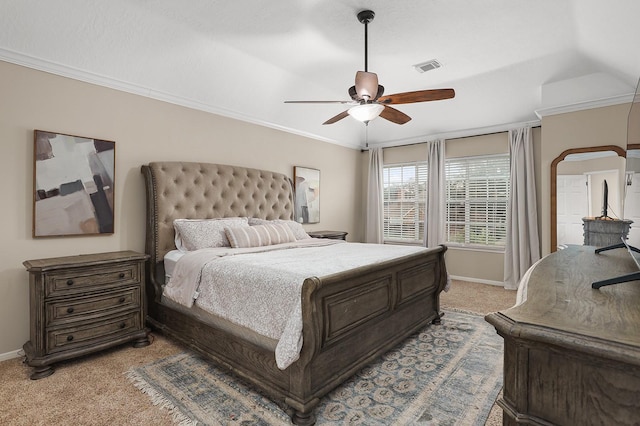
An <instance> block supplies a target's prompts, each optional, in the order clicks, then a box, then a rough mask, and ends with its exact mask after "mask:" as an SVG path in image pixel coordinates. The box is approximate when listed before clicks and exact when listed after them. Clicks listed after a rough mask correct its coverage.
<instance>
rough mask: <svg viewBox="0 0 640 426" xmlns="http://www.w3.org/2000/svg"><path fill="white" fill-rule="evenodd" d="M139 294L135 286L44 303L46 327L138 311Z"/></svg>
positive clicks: (139, 290)
mask: <svg viewBox="0 0 640 426" xmlns="http://www.w3.org/2000/svg"><path fill="white" fill-rule="evenodd" d="M140 293H141V289H140V286H137V287H130V288H127V289H125V290H117V291H113V292H110V293H103V294H99V295H95V296H88V297H73V298H68V299H56V300H54V301H50V302H46V303H45V306H46V308H45V309H46V310H47V312H46V319H47V326H55V325H61V324H65V323H70V322H74V321H87V320H92V319H95V318H101V317H105V316H111V315H114V314H117V313H119V312H124V311H130V310H139V309H140V303H141V300H140V299H141V295H140Z"/></svg>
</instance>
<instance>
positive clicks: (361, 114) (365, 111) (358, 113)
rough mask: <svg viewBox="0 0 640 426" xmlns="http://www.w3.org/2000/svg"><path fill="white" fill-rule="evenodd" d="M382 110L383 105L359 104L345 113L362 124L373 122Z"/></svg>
mask: <svg viewBox="0 0 640 426" xmlns="http://www.w3.org/2000/svg"><path fill="white" fill-rule="evenodd" d="M382 110H384V105H380V104H360V105H356V106H354V107H352V108H349V110H348V111H347V112H348V113H349V115H350V116H352V117H353V118H355V119H356V120H358V121H362V122H363V123H368V122H369V121H371V120H373V119H374V118H376V117H377V116H379V115H380V113H381V112H382Z"/></svg>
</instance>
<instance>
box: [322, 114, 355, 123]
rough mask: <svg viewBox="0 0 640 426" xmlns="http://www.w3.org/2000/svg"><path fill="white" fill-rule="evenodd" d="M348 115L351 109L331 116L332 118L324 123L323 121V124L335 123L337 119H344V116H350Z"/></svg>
mask: <svg viewBox="0 0 640 426" xmlns="http://www.w3.org/2000/svg"><path fill="white" fill-rule="evenodd" d="M348 116H349V111H342V112H341V113H340V114H338V115H336V116H335V117H331V118H330V119H328V120H327V121H325V122H324V123H322V124H323V125H324V124H333V123H335V122H336V121H340V120H342V119H343V118H345V117H348Z"/></svg>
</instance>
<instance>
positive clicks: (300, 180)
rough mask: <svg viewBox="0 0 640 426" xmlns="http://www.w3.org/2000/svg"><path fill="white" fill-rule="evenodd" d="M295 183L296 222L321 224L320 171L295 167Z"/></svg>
mask: <svg viewBox="0 0 640 426" xmlns="http://www.w3.org/2000/svg"><path fill="white" fill-rule="evenodd" d="M293 182H294V192H295V210H296V211H295V218H296V221H298V222H300V223H318V222H320V170H317V169H309V168H307V167H298V166H294V167H293Z"/></svg>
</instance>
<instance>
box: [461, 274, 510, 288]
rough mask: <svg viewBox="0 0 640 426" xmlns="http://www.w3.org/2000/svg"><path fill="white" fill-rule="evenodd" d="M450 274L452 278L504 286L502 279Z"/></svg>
mask: <svg viewBox="0 0 640 426" xmlns="http://www.w3.org/2000/svg"><path fill="white" fill-rule="evenodd" d="M449 276H450V277H451V279H452V280H459V281H469V282H471V283H479V284H489V285H497V286H499V287H504V283H503V282H501V281H492V280H483V279H481V278H469V277H459V276H457V275H449Z"/></svg>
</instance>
